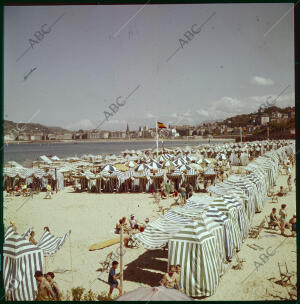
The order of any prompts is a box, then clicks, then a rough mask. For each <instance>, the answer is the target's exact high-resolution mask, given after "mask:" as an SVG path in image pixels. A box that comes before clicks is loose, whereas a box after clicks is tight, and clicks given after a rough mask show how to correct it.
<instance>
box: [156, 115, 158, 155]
mask: <svg viewBox="0 0 300 304" xmlns="http://www.w3.org/2000/svg"><path fill="white" fill-rule="evenodd" d="M156 158H158V132H157V121H156Z"/></svg>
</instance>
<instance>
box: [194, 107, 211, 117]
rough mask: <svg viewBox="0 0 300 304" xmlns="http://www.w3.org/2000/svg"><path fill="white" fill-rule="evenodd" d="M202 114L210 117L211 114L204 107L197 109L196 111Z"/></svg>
mask: <svg viewBox="0 0 300 304" xmlns="http://www.w3.org/2000/svg"><path fill="white" fill-rule="evenodd" d="M196 112H197V113H198V114H199V115H200V116H205V117H208V116H209V113H208V112H207V111H205V110H203V109H201V110H197V111H196Z"/></svg>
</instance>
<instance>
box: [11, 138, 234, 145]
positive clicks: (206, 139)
mask: <svg viewBox="0 0 300 304" xmlns="http://www.w3.org/2000/svg"><path fill="white" fill-rule="evenodd" d="M209 140H210V142H235V139H234V138H205V139H204V138H186V139H183V138H181V139H163V140H159V142H160V143H161V142H187V141H188V142H203V143H209ZM120 142H154V143H155V142H156V141H155V139H153V138H149V139H147V138H141V139H138V138H134V139H125V138H120V139H95V140H92V139H77V140H74V139H66V140H36V141H10V142H9V143H7V144H8V145H9V144H42V143H47V144H48V143H55V144H57V143H70V144H72V143H73V144H79V143H120Z"/></svg>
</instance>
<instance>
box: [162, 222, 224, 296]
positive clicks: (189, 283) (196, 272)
mask: <svg viewBox="0 0 300 304" xmlns="http://www.w3.org/2000/svg"><path fill="white" fill-rule="evenodd" d="M168 254H169V257H168V262H169V265H177V264H179V265H181V267H182V270H181V277H180V281H181V284H182V288H183V291H184V293H185V294H186V295H188V296H192V297H202V296H211V295H213V294H214V293H215V292H216V288H217V286H218V284H219V279H220V273H219V270H218V259H219V257H218V256H217V253H216V237H215V236H214V235H212V234H211V233H210V232H208V231H207V229H206V227H205V225H204V224H203V223H199V222H198V221H193V222H191V223H190V224H188V225H186V226H185V227H184V228H183V229H182V230H181V231H180V232H178V233H177V234H176V235H175V236H174V237H172V239H170V240H169V250H168Z"/></svg>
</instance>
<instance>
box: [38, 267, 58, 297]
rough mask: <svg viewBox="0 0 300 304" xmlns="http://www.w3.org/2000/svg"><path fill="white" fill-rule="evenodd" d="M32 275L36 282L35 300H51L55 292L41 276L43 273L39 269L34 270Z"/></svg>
mask: <svg viewBox="0 0 300 304" xmlns="http://www.w3.org/2000/svg"><path fill="white" fill-rule="evenodd" d="M34 277H35V279H36V281H37V283H38V291H37V297H36V301H51V300H53V299H55V294H54V292H53V290H52V288H51V285H50V284H49V282H48V281H47V280H46V278H45V277H44V276H43V273H42V272H41V271H36V272H35V274H34Z"/></svg>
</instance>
